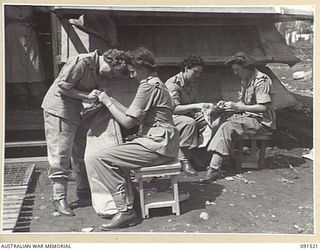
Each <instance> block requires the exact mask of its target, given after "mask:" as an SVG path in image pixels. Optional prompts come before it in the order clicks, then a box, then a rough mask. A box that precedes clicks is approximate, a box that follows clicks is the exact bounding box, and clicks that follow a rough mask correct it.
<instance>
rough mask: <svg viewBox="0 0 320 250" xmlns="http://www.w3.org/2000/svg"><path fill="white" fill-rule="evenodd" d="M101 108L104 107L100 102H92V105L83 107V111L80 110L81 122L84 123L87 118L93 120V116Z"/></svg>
mask: <svg viewBox="0 0 320 250" xmlns="http://www.w3.org/2000/svg"><path fill="white" fill-rule="evenodd" d="M103 107H105V106H104V105H103V104H102V103H101V102H99V101H96V102H94V103H93V104H91V105H89V106H87V107H85V108H84V109H83V110H81V112H80V117H81V120H83V121H86V120H88V119H89V118H91V119H92V118H93V116H94V115H95V114H97V113H98V111H99V110H100V109H102V108H103Z"/></svg>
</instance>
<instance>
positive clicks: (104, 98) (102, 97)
mask: <svg viewBox="0 0 320 250" xmlns="http://www.w3.org/2000/svg"><path fill="white" fill-rule="evenodd" d="M98 99H99V101H100V102H102V103H103V104H104V105H106V106H107V107H108V106H109V105H110V103H112V101H111V99H110V96H108V94H107V93H106V92H101V94H100V95H99V96H98Z"/></svg>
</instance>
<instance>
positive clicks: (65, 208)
mask: <svg viewBox="0 0 320 250" xmlns="http://www.w3.org/2000/svg"><path fill="white" fill-rule="evenodd" d="M53 207H54V209H55V211H57V212H58V213H59V214H61V215H65V216H74V215H75V214H74V212H73V211H72V209H71V208H70V206H69V204H68V202H67V200H66V199H61V200H58V201H57V200H53Z"/></svg>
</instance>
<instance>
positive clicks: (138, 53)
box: [125, 47, 157, 72]
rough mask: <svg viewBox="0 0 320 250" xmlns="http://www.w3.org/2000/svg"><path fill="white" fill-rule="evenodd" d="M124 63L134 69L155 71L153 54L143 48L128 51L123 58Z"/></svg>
mask: <svg viewBox="0 0 320 250" xmlns="http://www.w3.org/2000/svg"><path fill="white" fill-rule="evenodd" d="M125 62H126V64H130V65H132V66H134V67H145V68H148V69H149V70H150V71H151V72H154V71H156V69H157V65H156V63H155V60H154V56H153V53H152V52H151V51H150V50H149V49H147V48H145V47H140V48H137V49H135V50H132V51H128V52H127V53H126V56H125Z"/></svg>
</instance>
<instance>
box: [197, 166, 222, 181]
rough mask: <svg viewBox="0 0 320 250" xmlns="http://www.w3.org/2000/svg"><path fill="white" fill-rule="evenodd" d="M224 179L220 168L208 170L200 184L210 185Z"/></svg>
mask: <svg viewBox="0 0 320 250" xmlns="http://www.w3.org/2000/svg"><path fill="white" fill-rule="evenodd" d="M223 177H224V175H223V173H222V171H221V169H220V168H218V169H214V168H210V167H209V168H208V171H207V175H206V177H205V178H204V179H202V180H201V182H202V183H212V182H214V181H216V180H218V179H222V178H223Z"/></svg>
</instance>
